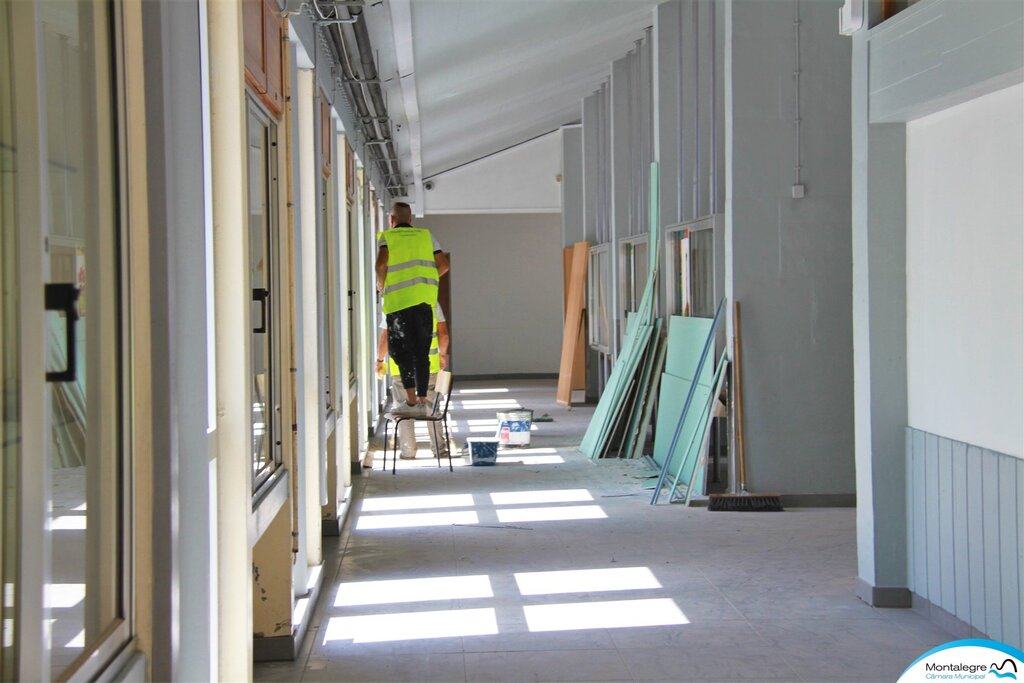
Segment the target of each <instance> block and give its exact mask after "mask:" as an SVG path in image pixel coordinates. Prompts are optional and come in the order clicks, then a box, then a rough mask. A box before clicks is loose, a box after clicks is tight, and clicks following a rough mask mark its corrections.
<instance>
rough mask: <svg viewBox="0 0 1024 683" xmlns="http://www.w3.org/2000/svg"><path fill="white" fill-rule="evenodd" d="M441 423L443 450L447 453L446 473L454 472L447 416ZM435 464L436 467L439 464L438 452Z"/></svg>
mask: <svg viewBox="0 0 1024 683" xmlns="http://www.w3.org/2000/svg"><path fill="white" fill-rule="evenodd" d="M442 423H443V424H444V448H445V450H446V451H448V471H449V472H454V471H455V466H454V465H452V439H451V436H449V434H448V416H447V415H445V416H444V420H442ZM437 464H438V465H440V464H441V455H440V451H439V452H438V456H437Z"/></svg>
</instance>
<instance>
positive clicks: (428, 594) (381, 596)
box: [334, 574, 494, 607]
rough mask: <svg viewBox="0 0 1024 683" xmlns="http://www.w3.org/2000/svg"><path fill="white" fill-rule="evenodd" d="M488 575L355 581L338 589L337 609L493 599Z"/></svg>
mask: <svg viewBox="0 0 1024 683" xmlns="http://www.w3.org/2000/svg"><path fill="white" fill-rule="evenodd" d="M493 597H494V590H493V589H492V588H491V580H490V578H489V577H488V576H487V575H486V574H481V575H476V576H435V577H430V578H423V579H389V580H381V581H351V582H345V583H342V584H341V585H340V586H338V594H337V597H335V599H334V606H335V607H354V606H357V605H392V604H395V603H399V602H427V601H431V600H468V599H472V598H493Z"/></svg>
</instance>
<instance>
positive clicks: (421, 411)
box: [391, 403, 430, 417]
mask: <svg viewBox="0 0 1024 683" xmlns="http://www.w3.org/2000/svg"><path fill="white" fill-rule="evenodd" d="M391 412H393V413H395V414H396V415H406V416H408V417H422V416H424V415H429V414H430V406H428V405H427V404H425V403H417V404H415V405H409V404H408V403H399V404H398V405H397V406H396V407H395V409H394V410H393V411H391Z"/></svg>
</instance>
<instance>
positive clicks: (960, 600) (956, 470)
mask: <svg viewBox="0 0 1024 683" xmlns="http://www.w3.org/2000/svg"><path fill="white" fill-rule="evenodd" d="M952 461H953V549H954V552H955V553H956V560H955V562H954V567H953V577H954V584H955V585H954V591H955V592H956V611H955V612H954V614H956V616H957V618H958V619H960V620H961V621H964V622H967V623H970V621H971V579H970V560H969V557H970V551H969V550H968V538H969V533H970V532H969V528H968V526H967V444H964V443H961V442H959V441H955V442H953V453H952Z"/></svg>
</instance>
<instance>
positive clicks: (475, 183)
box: [423, 131, 562, 215]
mask: <svg viewBox="0 0 1024 683" xmlns="http://www.w3.org/2000/svg"><path fill="white" fill-rule="evenodd" d="M561 172H562V136H561V133H560V132H559V131H555V132H553V133H550V134H548V135H543V136H541V137H539V138H535V139H533V140H530V141H528V142H524V143H523V144H521V145H517V146H516V147H512V148H510V149H507V150H503V151H501V152H497V153H496V154H492V155H491V156H489V157H485V158H483V159H480V160H478V161H474V162H471V163H468V164H466V165H465V166H460V167H458V168H456V169H453V170H451V171H448V172H447V173H441V174H438V175H435V176H432V177H431V178H429V181H430V182H431V183H432V184H433V189H432V190H429V191H428V190H427V189H426V187H425V186H424V191H423V203H424V205H425V207H426V211H425V213H426V214H428V215H429V214H435V213H548V212H558V211H560V210H561V209H560V207H561V188H560V187H559V184H558V180H557V179H556V176H558V175H559V174H560V173H561Z"/></svg>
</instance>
